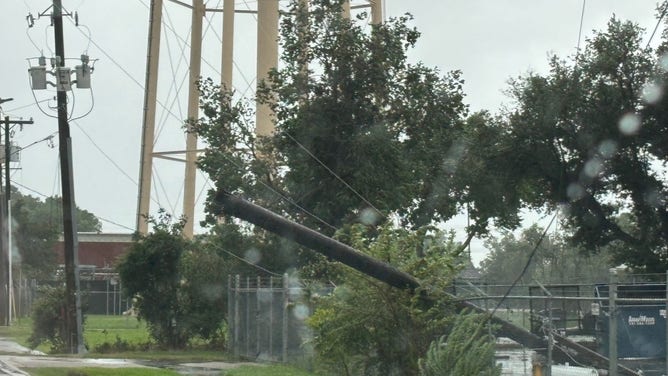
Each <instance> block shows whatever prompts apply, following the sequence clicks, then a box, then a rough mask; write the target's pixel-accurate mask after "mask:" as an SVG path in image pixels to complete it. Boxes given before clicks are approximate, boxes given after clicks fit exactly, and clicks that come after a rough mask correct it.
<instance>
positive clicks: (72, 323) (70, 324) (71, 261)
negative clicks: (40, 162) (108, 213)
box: [51, 0, 85, 354]
mask: <svg viewBox="0 0 668 376" xmlns="http://www.w3.org/2000/svg"><path fill="white" fill-rule="evenodd" d="M51 17H52V22H53V31H54V35H55V44H56V60H57V67H64V66H65V42H64V37H63V5H62V1H61V0H53V13H52V16H51ZM56 100H57V103H58V143H59V145H58V148H59V152H60V175H61V183H62V188H61V189H62V195H63V198H62V199H63V239H64V244H65V307H66V309H65V327H66V334H67V344H68V349H69V351H70V352H72V353H78V354H80V353H83V352H84V351H85V348H84V342H83V331H82V318H81V294H80V288H79V250H78V248H79V245H78V239H77V221H76V211H75V208H76V206H75V204H74V178H73V172H72V138H71V137H70V125H69V122H68V120H67V119H68V113H67V92H66V91H65V89H64V88H62V87H59V89H58V92H57V96H56Z"/></svg>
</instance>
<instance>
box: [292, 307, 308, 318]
mask: <svg viewBox="0 0 668 376" xmlns="http://www.w3.org/2000/svg"><path fill="white" fill-rule="evenodd" d="M309 313H310V310H309V308H308V307H307V306H306V305H305V304H301V303H299V304H297V305H295V308H294V309H293V310H292V314H293V315H294V316H295V318H296V319H297V320H300V321H303V320H306V319H307V318H308V317H309Z"/></svg>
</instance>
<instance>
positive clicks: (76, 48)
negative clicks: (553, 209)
mask: <svg viewBox="0 0 668 376" xmlns="http://www.w3.org/2000/svg"><path fill="white" fill-rule="evenodd" d="M148 3H149V0H114V1H111V0H63V5H64V6H65V8H67V9H68V10H71V11H78V13H79V23H80V25H81V26H80V27H78V28H77V27H75V25H74V22H73V21H72V22H70V21H66V22H65V38H66V40H65V48H66V57H67V58H78V57H79V56H80V55H81V54H83V53H87V54H88V55H90V58H91V59H98V60H97V61H96V63H95V72H94V74H93V82H92V85H93V90H92V95H91V93H90V92H89V91H87V90H77V89H74V90H73V92H72V93H73V95H74V97H73V98H71V99H70V101H71V103H70V109H72V108H73V109H72V116H73V117H79V116H82V115H85V114H86V112H87V111H88V110H89V109H91V107H92V111H91V112H90V114H88V115H87V116H85V117H82V118H81V119H79V120H76V121H73V122H72V123H71V133H72V140H73V155H74V182H75V195H76V203H77V205H78V206H80V207H82V208H84V209H86V210H89V211H91V212H93V213H94V214H96V215H97V216H98V217H100V218H101V219H102V220H103V229H104V231H106V232H131V231H132V230H134V227H135V211H136V206H137V183H136V181H137V180H138V173H139V149H140V141H141V126H142V109H143V84H144V80H145V68H146V46H147V31H148ZM285 3H286V2H282V4H285ZM220 4H222V0H220V1H219V0H209V2H208V7H219V6H220ZM49 6H50V2H49V1H48V0H4V1H2V5H0V21H1V26H0V48H1V51H2V60H1V61H2V62H1V63H0V67H1V69H0V83H1V84H0V98H7V97H13V98H14V101H13V102H9V103H5V104H4V105H3V110H4V112H5V114H7V115H10V116H11V117H13V118H31V117H32V118H34V120H35V124H34V125H29V126H25V127H24V128H23V129H22V130H19V129H18V128H16V132H15V133H14V141H15V142H16V143H17V144H18V145H19V146H21V147H25V148H26V149H25V150H23V151H22V153H21V162H20V163H19V164H16V165H15V166H14V167H16V168H17V169H15V170H13V171H12V180H13V182H15V184H17V185H18V186H19V189H21V191H22V192H24V193H26V194H32V195H34V196H39V195H47V196H51V195H59V194H60V180H59V179H60V175H59V172H58V170H59V167H58V149H57V136H56V137H55V138H54V139H53V144H55V146H56V148H51V147H50V142H48V141H40V140H43V139H45V138H46V137H48V136H49V135H52V134H54V132H56V130H57V122H56V120H55V119H53V118H50V117H48V116H47V115H51V116H55V111H54V110H53V109H52V107H53V105H54V103H53V100H50V98H53V96H54V95H55V94H54V92H53V91H35V92H34V95H35V97H33V92H32V91H31V90H30V86H29V80H28V72H27V69H28V66H29V60H27V59H28V58H36V57H38V56H40V55H41V54H44V55H45V56H46V57H47V58H49V57H52V56H53V50H54V44H53V28H52V27H49V19H48V17H43V18H41V19H36V21H35V26H34V27H33V28H30V29H28V28H27V23H26V16H27V15H28V13H32V14H33V15H34V16H35V18H37V16H38V14H40V13H42V12H44V11H45V10H46V9H47V8H48V7H49ZM582 6H583V0H552V1H548V0H495V1H492V0H460V1H450V0H412V1H408V0H387V1H386V4H385V9H386V16H387V17H392V16H399V15H402V14H404V13H406V12H409V13H411V14H413V16H414V17H415V19H414V21H413V23H414V25H415V26H417V27H418V29H419V30H420V31H421V32H422V37H421V39H420V40H419V42H418V45H417V47H416V48H415V49H414V50H413V51H411V53H410V58H411V60H412V61H422V62H423V63H424V64H425V65H427V66H432V67H438V68H439V69H441V70H442V71H448V70H453V69H459V70H462V71H463V77H464V79H465V80H466V85H465V87H464V90H465V92H466V94H467V97H466V102H467V103H468V104H469V105H470V106H471V109H472V110H479V109H489V110H492V111H496V110H498V109H499V107H500V106H501V105H502V104H503V103H504V101H506V98H505V97H504V95H503V93H502V91H503V90H504V89H505V88H506V87H507V85H506V82H507V80H508V79H509V78H510V77H515V76H517V75H520V74H524V73H526V72H528V71H534V72H538V73H544V72H546V70H547V56H548V54H549V53H556V54H557V55H559V56H562V57H566V56H569V55H573V54H574V52H575V48H576V46H577V43H578V30H579V27H580V16H581V12H582ZM255 7H256V1H237V9H245V8H250V9H255ZM655 8H656V2H655V1H651V0H633V1H631V0H589V1H586V7H585V12H584V19H583V37H582V43H583V44H584V38H586V37H588V36H591V35H592V30H593V29H598V30H600V29H602V28H604V27H605V24H606V22H607V20H608V19H609V18H610V17H611V16H612V15H613V14H616V15H617V17H619V18H621V19H629V20H632V21H634V22H637V23H638V24H640V25H641V26H642V27H644V28H645V29H647V30H648V32H647V35H646V39H647V38H649V34H650V33H651V31H652V30H653V28H654V26H655V25H656V18H655V13H656V11H655ZM163 17H164V20H163V21H164V24H165V25H164V28H163V43H162V52H161V65H160V76H161V79H160V84H159V92H160V93H159V101H160V103H161V105H160V106H162V107H164V108H167V109H169V112H168V111H164V110H163V111H160V113H159V114H158V124H157V125H156V127H157V129H158V133H159V136H158V138H157V140H156V146H155V150H156V151H166V150H179V149H183V148H184V146H183V145H184V141H183V140H184V137H183V134H182V131H181V128H180V124H181V123H180V120H181V119H185V118H186V115H185V111H186V110H185V108H186V105H185V100H186V96H185V90H186V89H185V87H186V86H187V76H186V75H187V61H185V60H184V57H187V56H188V55H189V50H188V47H187V46H185V45H184V43H183V41H185V40H189V30H190V15H189V10H188V9H186V8H183V7H181V6H179V5H177V4H174V3H170V2H168V1H165V14H164V16H163ZM221 18H222V16H221V15H220V14H219V13H215V14H209V15H207V21H205V26H204V28H205V37H204V57H203V58H204V63H203V65H202V66H203V68H202V74H203V76H210V77H219V73H218V71H219V67H220V48H219V44H220V42H219V38H220V33H221V29H222V27H221V23H222V22H221ZM659 32H660V31H659ZM89 36H90V38H89ZM255 36H256V32H255V18H254V16H251V15H247V14H240V15H238V16H237V19H236V36H235V64H236V67H235V73H234V74H235V76H234V86H235V88H236V90H237V91H238V92H239V93H247V95H252V87H253V85H254V79H255V66H254V64H255V63H254V61H255V51H254V49H255ZM658 39H659V36H658V35H657V36H655V38H654V42H656V41H658ZM30 63H32V65H35V64H36V60H31V61H30ZM77 64H79V63H78V62H77V61H76V60H72V61H68V64H67V65H68V66H75V65H77ZM249 88H251V90H249ZM35 102H41V103H40V106H41V107H40V108H41V110H40V108H38V107H37V106H36V105H35ZM72 104H74V105H72ZM42 111H44V112H45V113H46V114H44V113H42ZM155 170H156V172H155V173H154V178H153V179H154V180H153V181H154V183H153V187H154V189H153V191H154V193H153V199H154V200H155V201H154V202H152V204H151V209H152V211H153V212H155V210H157V208H158V207H164V208H166V209H167V210H168V211H169V212H173V213H175V214H176V215H179V214H180V212H181V207H182V201H181V195H182V190H183V183H182V179H183V165H182V164H179V163H177V162H167V161H160V160H156V162H155ZM206 189H207V185H206V182H205V179H204V178H203V177H202V176H200V179H199V180H198V188H197V192H198V196H199V201H198V203H199V205H198V209H197V212H198V214H197V215H198V216H199V217H198V218H197V220H200V219H202V218H203V213H202V206H201V204H202V202H203V200H204V198H205V190H206ZM537 219H539V217H536V216H531V217H530V220H531V221H533V220H537ZM451 225H452V226H453V227H455V228H456V229H457V230H461V229H462V227H463V226H464V225H465V221H464V220H461V219H460V220H458V221H455V222H453V223H452V224H451ZM481 244H482V243H481V241H477V242H475V243H474V246H473V258H474V261H475V262H476V263H477V262H479V260H480V259H482V258H483V257H484V249H483V248H482V245H481Z"/></svg>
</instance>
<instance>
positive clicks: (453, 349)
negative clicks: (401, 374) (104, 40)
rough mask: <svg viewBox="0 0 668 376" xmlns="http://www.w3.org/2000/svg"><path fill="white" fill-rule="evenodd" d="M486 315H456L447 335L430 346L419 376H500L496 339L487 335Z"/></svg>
mask: <svg viewBox="0 0 668 376" xmlns="http://www.w3.org/2000/svg"><path fill="white" fill-rule="evenodd" d="M485 322H486V318H485V316H484V315H477V314H472V313H469V312H463V313H461V314H460V315H458V316H457V318H456V320H455V323H454V325H453V327H452V329H451V330H450V333H449V334H448V335H447V336H443V337H441V338H440V339H438V340H436V341H434V342H432V343H431V345H430V346H429V350H428V351H427V354H426V356H425V358H423V359H420V362H419V365H420V376H461V375H479V376H498V375H500V374H501V368H500V367H499V366H497V365H495V358H494V337H492V336H491V334H488V331H487V328H488V325H489V324H485Z"/></svg>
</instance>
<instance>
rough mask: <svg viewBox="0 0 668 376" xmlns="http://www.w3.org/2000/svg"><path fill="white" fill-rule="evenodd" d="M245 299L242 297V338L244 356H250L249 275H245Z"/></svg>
mask: <svg viewBox="0 0 668 376" xmlns="http://www.w3.org/2000/svg"><path fill="white" fill-rule="evenodd" d="M245 292H246V299H244V302H245V303H246V304H245V305H246V336H245V337H244V339H245V340H246V357H247V358H250V323H251V321H250V297H251V287H250V277H246V291H245Z"/></svg>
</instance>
